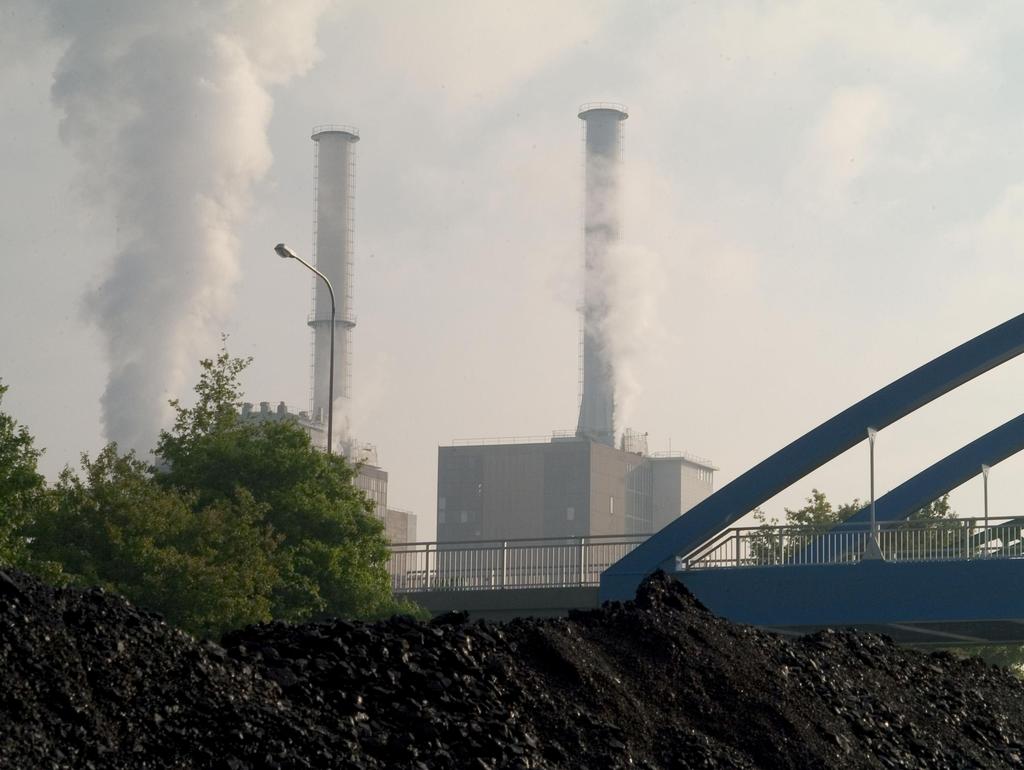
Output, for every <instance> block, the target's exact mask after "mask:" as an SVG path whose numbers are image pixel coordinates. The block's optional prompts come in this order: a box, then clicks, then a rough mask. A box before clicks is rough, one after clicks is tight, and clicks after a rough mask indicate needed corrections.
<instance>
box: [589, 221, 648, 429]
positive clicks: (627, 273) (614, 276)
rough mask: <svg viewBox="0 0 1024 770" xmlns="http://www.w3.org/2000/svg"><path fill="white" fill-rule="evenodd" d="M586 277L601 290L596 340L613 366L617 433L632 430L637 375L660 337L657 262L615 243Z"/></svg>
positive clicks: (641, 250) (639, 388) (642, 250)
mask: <svg viewBox="0 0 1024 770" xmlns="http://www.w3.org/2000/svg"><path fill="white" fill-rule="evenodd" d="M588 272H590V273H592V275H591V280H594V281H595V282H598V283H599V284H600V285H601V287H602V290H601V293H602V295H603V305H604V312H603V314H602V315H601V317H600V320H599V321H598V322H597V323H596V336H597V338H598V339H599V340H600V341H601V344H602V345H603V347H604V349H605V350H606V351H607V356H608V359H609V360H610V361H611V362H612V379H613V382H614V383H615V424H616V425H617V426H618V428H619V431H620V432H621V431H622V430H623V429H625V428H627V427H636V426H634V425H633V419H634V415H635V411H636V405H637V400H638V399H639V397H640V394H641V393H642V392H643V383H642V380H641V376H640V373H639V372H640V369H641V368H642V366H643V364H644V361H645V359H646V357H647V356H648V355H649V354H650V353H651V351H652V350H653V349H654V348H655V347H656V346H657V344H658V342H660V340H661V336H662V331H661V328H660V326H659V325H658V322H657V317H658V309H657V308H658V302H659V299H660V297H661V294H662V289H663V286H664V275H663V271H662V265H661V259H660V257H659V255H658V254H657V252H654V251H652V250H650V249H648V248H647V247H645V246H642V245H640V244H638V243H632V242H630V241H617V242H615V243H612V244H610V245H609V248H608V251H607V259H606V260H605V262H604V263H603V264H602V265H601V266H600V267H599V268H598V269H594V270H591V271H588Z"/></svg>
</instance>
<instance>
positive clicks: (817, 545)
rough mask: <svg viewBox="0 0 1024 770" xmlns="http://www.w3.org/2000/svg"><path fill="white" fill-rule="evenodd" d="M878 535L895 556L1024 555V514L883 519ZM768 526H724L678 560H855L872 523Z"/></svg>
mask: <svg viewBox="0 0 1024 770" xmlns="http://www.w3.org/2000/svg"><path fill="white" fill-rule="evenodd" d="M877 526H878V534H877V540H878V545H879V549H880V551H881V553H882V556H883V557H884V558H885V559H887V560H889V561H949V560H963V559H986V558H993V559H999V558H1003V559H1005V558H1020V557H1022V556H1024V518H994V517H992V518H989V519H987V520H986V519H942V520H937V521H936V520H931V521H906V522H878V525H877ZM822 530H823V528H820V527H819V528H815V527H793V526H778V525H762V526H759V527H732V528H730V529H726V530H723V531H722V532H720V533H719V534H718V535H717V536H716V537H714V538H712V539H711V540H709V541H708V542H707V543H705V544H703V545H702V546H700V547H699V548H697V549H695V550H694V551H693V552H691V553H689V554H686V555H685V556H683V557H681V558H680V559H678V560H677V562H678V566H679V568H680V569H709V568H715V567H775V566H794V565H800V564H852V563H855V562H858V561H860V560H861V558H862V555H863V553H864V550H865V548H866V547H867V545H868V539H869V535H870V530H869V527H868V525H866V524H857V525H850V526H840V527H837V528H835V529H831V530H828V531H822Z"/></svg>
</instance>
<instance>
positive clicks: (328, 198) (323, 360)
mask: <svg viewBox="0 0 1024 770" xmlns="http://www.w3.org/2000/svg"><path fill="white" fill-rule="evenodd" d="M312 139H313V143H314V144H313V161H314V165H315V168H314V179H315V182H314V193H313V198H314V206H315V208H316V221H315V223H314V225H313V227H314V232H313V258H314V260H315V263H316V266H317V269H318V270H320V271H321V272H322V273H323V274H324V275H326V276H327V278H328V279H329V280H330V282H331V285H332V286H334V294H335V302H336V305H337V313H336V321H335V327H336V328H335V340H334V404H333V405H332V404H331V403H330V391H329V386H328V381H329V377H330V360H331V358H330V356H331V354H330V349H331V297H330V294H329V293H328V291H327V287H326V286H324V284H323V281H320V280H318V279H316V278H315V276H314V287H315V288H314V299H313V313H312V315H311V316H310V319H309V325H310V326H311V327H313V387H312V391H313V397H312V414H313V417H314V419H316V420H319V421H321V422H326V421H327V410H328V409H331V408H332V406H333V408H334V424H335V425H336V426H339V429H336V432H335V436H336V438H335V443H338V439H339V438H340V440H341V442H342V444H343V445H344V444H345V443H346V442H347V440H348V439H349V430H348V428H349V426H348V403H349V397H350V390H351V381H352V373H351V366H350V362H351V336H352V327H354V326H355V325H356V323H355V319H354V318H353V316H352V229H353V223H354V216H353V215H354V211H353V202H354V197H355V181H356V176H355V175H356V157H355V143H356V142H358V141H359V132H358V131H356V129H354V128H351V127H349V126H317V127H316V128H314V129H313V135H312ZM332 449H334V447H332Z"/></svg>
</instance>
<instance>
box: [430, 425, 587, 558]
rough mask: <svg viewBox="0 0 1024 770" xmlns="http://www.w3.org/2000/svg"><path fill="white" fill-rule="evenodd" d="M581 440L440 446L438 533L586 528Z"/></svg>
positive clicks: (458, 536)
mask: <svg viewBox="0 0 1024 770" xmlns="http://www.w3.org/2000/svg"><path fill="white" fill-rule="evenodd" d="M589 446H590V443H589V442H586V441H575V440H574V441H565V442H551V443H543V444H504V445H486V446H458V447H440V448H439V450H438V472H437V538H438V540H440V541H453V540H509V539H517V538H529V537H562V536H578V535H585V534H588V521H589V517H588V511H589V500H588V495H589V487H588V480H589V461H588V455H589Z"/></svg>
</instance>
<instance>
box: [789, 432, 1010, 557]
mask: <svg viewBox="0 0 1024 770" xmlns="http://www.w3.org/2000/svg"><path fill="white" fill-rule="evenodd" d="M1021 450H1024V414H1022V415H1020V416H1018V417H1014V418H1013V419H1012V420H1010V421H1009V422H1005V423H1003V424H1002V425H1000V426H999V427H998V428H996V429H994V430H991V431H989V432H988V433H986V434H985V435H984V436H981V437H979V438H976V439H975V440H974V441H972V442H971V443H969V444H965V445H964V446H962V447H960V448H959V449H958V450H956V451H955V452H953V453H952V454H950V455H947V456H946V457H943V458H942V459H941V460H939V461H938V462H937V463H935V464H934V465H930V466H929V467H927V468H925V469H924V470H923V471H921V472H920V473H918V474H917V475H916V476H913V477H911V478H909V479H907V480H906V481H904V482H903V483H902V484H900V485H899V486H898V487H895V488H894V489H892V490H891V491H890V492H887V493H886V494H884V495H882V496H881V497H880V498H878V499H877V500H876V501H875V520H876V521H880V522H885V521H906V520H907V519H908V518H910V515H911V514H912V513H913V512H914V511H916V510H918V509H919V508H921V507H923V506H925V505H928V503H930V502H932V500H936V499H938V498H940V497H942V495H944V494H946V493H947V492H949V491H950V490H952V489H956V488H957V487H958V486H960V485H961V484H963V483H964V482H966V481H969V480H970V479H972V478H974V477H975V476H977V475H978V474H979V473H981V466H982V465H997V464H998V463H1001V462H1002V461H1003V460H1005V459H1007V458H1008V457H1012V456H1013V455H1015V454H1017V453H1018V452H1020V451H1021ZM870 520H871V506H870V505H866V506H864V507H863V508H861V509H860V510H859V511H857V512H856V513H855V514H853V516H850V517H849V518H848V519H846V520H845V521H843V522H841V523H840V524H837V525H836V526H835V527H834V528H833V529H834V530H840V529H841V528H843V527H846V526H849V525H851V524H866V523H868V522H869V521H870ZM819 547H821V541H816V542H814V543H811V544H810V545H808V546H807V548H805V549H804V550H803V552H802V553H801V554H800V555H799V556H798V557H797V558H796V559H795V561H798V562H801V563H813V561H814V558H815V555H816V552H817V550H818V548H819Z"/></svg>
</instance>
